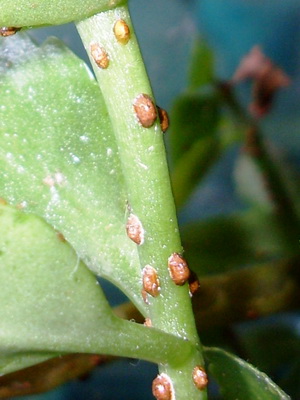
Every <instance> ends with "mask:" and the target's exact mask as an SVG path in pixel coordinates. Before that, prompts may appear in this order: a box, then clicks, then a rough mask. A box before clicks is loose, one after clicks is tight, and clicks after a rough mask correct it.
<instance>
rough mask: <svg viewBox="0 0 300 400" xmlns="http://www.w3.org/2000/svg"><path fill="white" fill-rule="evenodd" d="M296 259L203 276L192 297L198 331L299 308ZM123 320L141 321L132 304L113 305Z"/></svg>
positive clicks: (299, 290)
mask: <svg viewBox="0 0 300 400" xmlns="http://www.w3.org/2000/svg"><path fill="white" fill-rule="evenodd" d="M299 292H300V276H299V258H298V257H296V258H292V259H286V260H280V261H276V262H272V263H268V264H262V265H258V266H254V267H251V268H243V269H240V270H237V271H232V272H228V273H225V274H220V275H215V276H211V277H210V276H209V277H203V278H202V279H201V290H200V291H199V292H198V293H196V294H195V296H194V297H193V307H194V311H195V318H196V323H197V327H198V330H199V331H204V330H206V329H210V328H214V327H224V326H226V325H229V324H231V323H234V322H241V321H245V320H249V319H253V318H254V319H255V318H259V317H263V316H266V315H270V314H274V313H278V312H283V311H288V310H296V309H299V306H300V299H299ZM115 313H116V314H117V315H119V316H120V317H122V318H125V319H135V320H136V321H137V322H138V321H141V320H142V316H141V315H140V314H139V312H138V310H137V309H136V307H135V306H134V305H133V304H132V303H126V304H122V305H121V306H119V307H117V308H115Z"/></svg>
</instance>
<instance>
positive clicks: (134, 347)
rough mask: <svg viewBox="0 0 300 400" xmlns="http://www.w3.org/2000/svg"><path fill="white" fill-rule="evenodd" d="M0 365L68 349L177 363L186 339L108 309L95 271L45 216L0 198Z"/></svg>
mask: <svg viewBox="0 0 300 400" xmlns="http://www.w3.org/2000/svg"><path fill="white" fill-rule="evenodd" d="M0 265H1V268H0V305H1V321H0V373H2V374H3V373H8V372H11V371H13V370H15V369H20V368H22V367H25V366H28V365H31V364H33V363H36V362H40V361H42V360H44V359H46V358H49V357H50V356H52V357H53V356H55V355H57V354H64V353H67V352H73V353H75V352H83V353H99V354H103V353H104V354H110V355H118V356H127V357H128V356H129V357H136V358H143V359H148V360H150V361H153V362H171V363H180V362H181V361H182V359H185V357H188V356H189V355H190V353H191V350H192V345H191V344H190V343H188V342H186V341H184V340H182V339H180V338H178V337H175V336H172V335H168V334H165V333H163V332H161V331H158V330H156V329H154V328H151V329H150V328H146V327H144V326H143V325H138V324H135V323H133V322H129V321H125V320H121V319H119V318H117V317H116V316H115V314H113V312H112V310H111V308H110V306H109V304H108V303H107V300H106V298H105V296H104V294H103V293H102V291H101V289H100V286H99V284H98V282H97V280H96V278H95V276H94V275H93V274H92V273H91V272H90V271H89V270H88V269H87V268H86V267H85V266H84V265H83V263H82V262H81V261H80V259H79V258H78V255H76V253H75V252H74V250H73V249H72V248H71V247H70V246H69V245H68V243H67V242H65V241H62V240H61V237H60V236H59V235H57V233H56V232H55V231H54V230H53V229H52V228H51V227H50V226H49V225H47V224H46V223H45V222H44V221H42V220H41V219H40V218H37V217H35V216H32V215H26V214H23V213H22V212H20V211H18V210H15V209H13V208H10V207H8V206H3V205H2V206H0Z"/></svg>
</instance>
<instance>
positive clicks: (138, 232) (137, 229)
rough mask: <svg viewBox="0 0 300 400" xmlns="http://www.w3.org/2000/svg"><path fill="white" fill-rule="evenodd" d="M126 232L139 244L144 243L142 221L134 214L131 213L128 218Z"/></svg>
mask: <svg viewBox="0 0 300 400" xmlns="http://www.w3.org/2000/svg"><path fill="white" fill-rule="evenodd" d="M126 232H127V236H128V237H129V239H131V240H132V241H133V242H134V243H136V244H137V245H141V244H143V243H144V229H143V226H142V223H141V221H140V220H139V219H138V217H137V216H136V215H134V214H130V215H129V217H128V219H127V224H126Z"/></svg>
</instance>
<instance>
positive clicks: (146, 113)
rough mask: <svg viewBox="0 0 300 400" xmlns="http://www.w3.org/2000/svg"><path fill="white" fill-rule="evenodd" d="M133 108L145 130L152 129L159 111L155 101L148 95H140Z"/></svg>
mask: <svg viewBox="0 0 300 400" xmlns="http://www.w3.org/2000/svg"><path fill="white" fill-rule="evenodd" d="M133 108H134V111H135V114H136V116H137V119H138V121H139V122H140V124H141V125H142V126H143V127H144V128H150V127H151V126H152V125H153V124H154V122H155V121H156V118H157V110H156V107H155V105H154V102H153V100H152V99H151V97H150V96H148V95H147V94H143V93H142V94H139V95H138V96H137V97H136V98H135V100H134V102H133Z"/></svg>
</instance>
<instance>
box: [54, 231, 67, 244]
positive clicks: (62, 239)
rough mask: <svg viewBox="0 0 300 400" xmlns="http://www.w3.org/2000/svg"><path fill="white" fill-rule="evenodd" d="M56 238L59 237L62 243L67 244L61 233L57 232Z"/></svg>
mask: <svg viewBox="0 0 300 400" xmlns="http://www.w3.org/2000/svg"><path fill="white" fill-rule="evenodd" d="M56 236H57V238H58V240H59V241H60V242H66V241H67V240H66V238H65V237H64V235H63V234H62V233H61V232H56Z"/></svg>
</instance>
